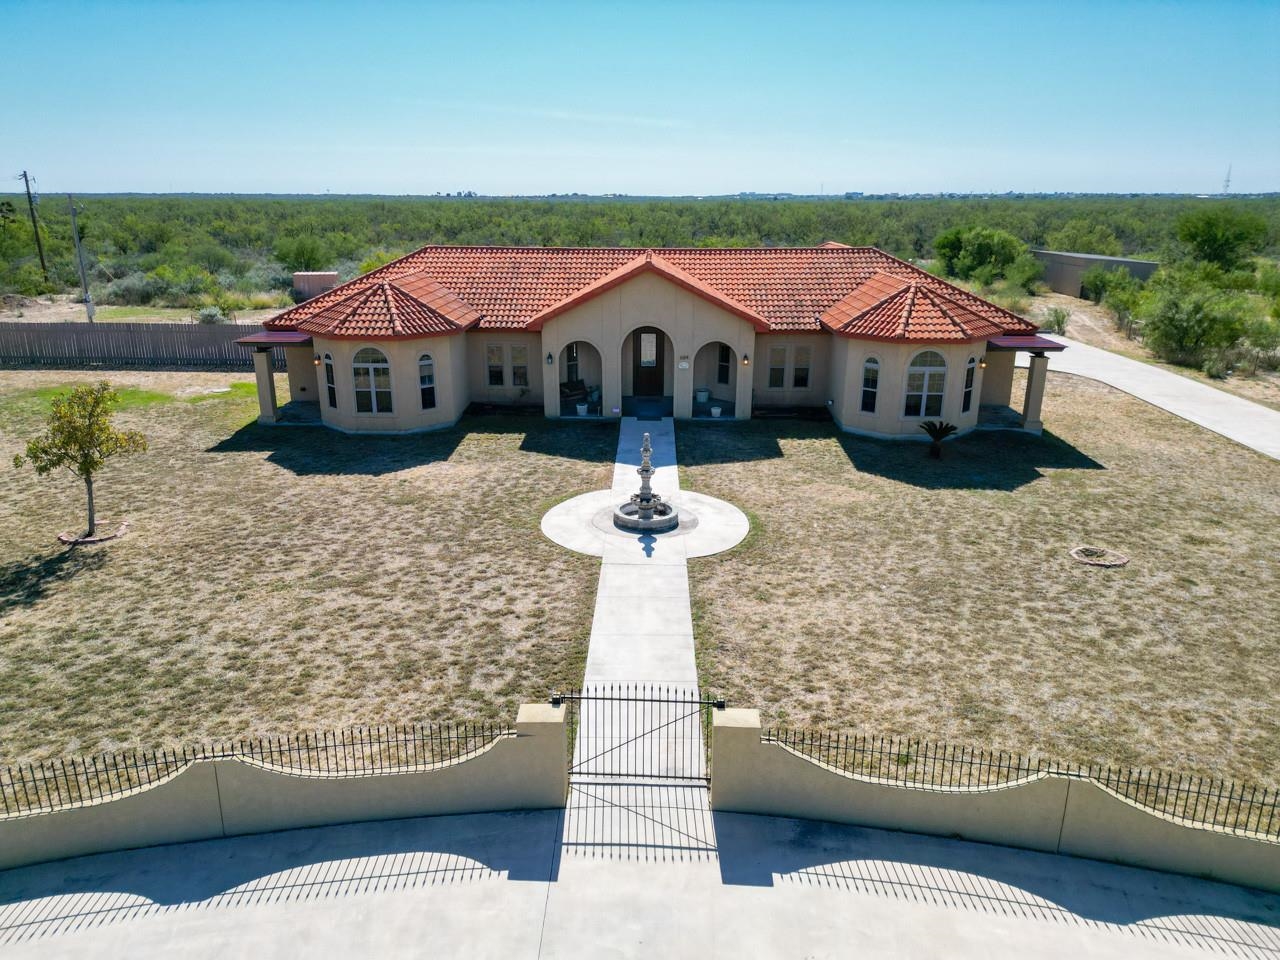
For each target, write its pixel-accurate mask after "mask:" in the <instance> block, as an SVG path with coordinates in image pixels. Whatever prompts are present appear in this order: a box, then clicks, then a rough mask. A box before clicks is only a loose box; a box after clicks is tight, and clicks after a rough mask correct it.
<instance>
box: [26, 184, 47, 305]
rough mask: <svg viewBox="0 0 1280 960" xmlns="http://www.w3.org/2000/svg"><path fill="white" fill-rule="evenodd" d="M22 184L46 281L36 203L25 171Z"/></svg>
mask: <svg viewBox="0 0 1280 960" xmlns="http://www.w3.org/2000/svg"><path fill="white" fill-rule="evenodd" d="M22 182H23V184H25V185H26V188H27V209H28V210H29V211H31V232H32V233H34V234H35V235H36V250H38V251H39V252H40V270H41V271H42V272H43V273H44V278H45V279H46V280H48V279H49V266H48V264H46V263H45V262H44V244H43V243H41V242H40V224H39V223H37V222H36V203H35V201H34V200H32V199H31V178H30V177H28V176H27V171H25V170H23V171H22Z"/></svg>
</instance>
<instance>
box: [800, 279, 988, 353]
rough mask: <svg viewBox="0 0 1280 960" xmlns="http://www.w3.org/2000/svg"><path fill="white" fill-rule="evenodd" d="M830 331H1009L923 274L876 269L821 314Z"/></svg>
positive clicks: (977, 335) (871, 336)
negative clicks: (922, 278)
mask: <svg viewBox="0 0 1280 960" xmlns="http://www.w3.org/2000/svg"><path fill="white" fill-rule="evenodd" d="M819 320H820V321H821V322H822V325H823V326H824V327H826V328H827V329H828V330H830V331H831V332H832V333H839V334H843V335H844V336H846V337H856V338H857V339H859V340H912V341H933V342H945V341H959V342H966V343H967V342H969V341H971V340H982V339H985V338H987V337H994V336H997V335H999V334H1001V333H1004V332H1005V329H1006V328H1005V327H1003V326H1001V325H1000V324H998V323H997V322H996V321H995V320H993V319H992V318H991V317H989V316H983V315H982V314H980V313H978V312H977V311H976V310H973V309H970V307H968V306H966V305H965V304H963V303H960V302H958V300H957V299H956V298H955V297H953V296H948V295H946V294H945V293H943V292H942V291H940V290H937V289H934V288H933V286H932V285H930V284H927V283H922V282H921V281H920V280H919V278H908V277H903V276H895V275H893V274H890V273H883V272H877V273H874V274H872V275H871V276H870V277H869V278H867V280H866V281H864V282H863V283H862V284H861V285H859V286H858V287H857V288H856V289H855V290H854V291H853V292H852V293H850V294H849V295H848V296H847V297H845V298H844V299H843V300H841V301H840V302H839V303H836V304H834V305H833V306H832V307H831V309H829V310H827V311H826V312H825V313H823V314H822V316H821V317H819Z"/></svg>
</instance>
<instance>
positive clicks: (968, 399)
mask: <svg viewBox="0 0 1280 960" xmlns="http://www.w3.org/2000/svg"><path fill="white" fill-rule="evenodd" d="M977 370H978V359H977V357H970V358H969V362H968V363H966V364H965V365H964V402H963V403H962V404H960V412H961V413H968V412H969V407H971V406H972V405H973V378H974V375H975V374H976V373H977Z"/></svg>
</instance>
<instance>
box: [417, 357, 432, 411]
mask: <svg viewBox="0 0 1280 960" xmlns="http://www.w3.org/2000/svg"><path fill="white" fill-rule="evenodd" d="M418 389H419V390H421V391H422V409H423V410H431V409H433V408H434V407H435V405H436V362H435V361H434V360H432V359H431V354H429V353H424V354H423V355H422V356H420V357H419V358H418Z"/></svg>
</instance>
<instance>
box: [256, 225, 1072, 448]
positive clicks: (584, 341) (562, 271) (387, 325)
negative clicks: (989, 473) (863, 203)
mask: <svg viewBox="0 0 1280 960" xmlns="http://www.w3.org/2000/svg"><path fill="white" fill-rule="evenodd" d="M264 326H265V327H266V329H265V331H264V332H263V333H260V334H255V335H253V336H250V337H245V338H243V339H242V340H241V341H240V342H242V343H244V344H246V345H247V346H251V347H254V348H255V349H256V350H257V351H258V352H257V354H256V355H255V367H256V370H257V373H258V396H259V400H260V402H261V417H260V419H261V421H262V422H268V423H271V422H277V421H278V420H280V419H281V412H280V411H279V410H278V409H277V405H276V399H275V386H274V382H273V379H272V376H271V363H270V358H269V351H270V350H271V349H272V348H274V347H283V348H284V353H285V357H286V364H287V368H288V376H289V389H290V395H291V397H292V401H293V403H291V404H290V406H294V404H297V403H299V402H301V403H302V404H303V405H305V407H306V411H307V414H308V416H307V418H308V419H312V420H314V419H317V414H318V419H319V420H320V421H321V422H323V423H324V424H326V425H327V426H330V427H334V428H336V429H339V430H345V431H351V432H359V433H403V432H409V431H416V430H427V429H431V428H437V427H445V426H449V425H451V424H453V423H455V422H457V420H458V419H459V418H460V417H461V416H462V414H463V413H464V412H465V410H466V409H467V407H468V406H469V405H470V404H472V403H483V404H499V405H501V404H536V405H540V406H541V407H542V409H543V410H544V411H545V413H546V415H547V416H548V417H574V416H578V417H582V416H585V417H617V416H629V415H638V416H675V417H677V418H685V417H710V416H719V417H721V418H724V419H745V418H748V417H750V416H751V415H752V413H753V411H754V412H767V411H768V410H769V409H770V408H772V409H774V410H780V409H786V408H792V409H796V408H806V407H826V408H827V409H829V410H830V412H831V415H832V416H833V417H834V418H835V420H836V422H837V423H838V424H839V425H840V426H841V427H842V428H843V429H845V430H848V431H851V432H856V433H861V434H867V435H870V436H878V437H903V436H907V437H922V436H923V434H922V433H921V431H920V429H919V426H920V423H921V422H922V421H924V420H931V419H940V420H945V421H949V422H950V423H953V424H955V425H956V426H957V427H958V428H959V430H960V432H965V431H968V430H972V429H974V428H975V427H977V426H979V425H980V424H981V423H983V422H984V421H987V420H990V421H992V422H993V423H994V422H999V423H1003V424H1006V425H1012V426H1015V427H1020V428H1022V429H1026V430H1031V431H1035V432H1038V431H1039V430H1040V428H1041V423H1040V405H1041V399H1042V396H1043V393H1044V384H1045V371H1046V367H1047V364H1048V361H1047V359H1046V356H1045V354H1046V352H1048V351H1054V350H1060V349H1062V345H1061V344H1058V343H1056V342H1054V341H1052V340H1048V339H1046V338H1044V337H1041V336H1038V335H1037V333H1036V327H1035V325H1034V324H1032V323H1030V322H1028V321H1027V320H1024V319H1022V318H1021V317H1019V316H1016V315H1015V314H1012V313H1009V312H1008V311H1006V310H1002V309H1001V308H999V307H997V306H995V305H994V304H992V303H988V302H987V301H985V300H983V299H981V298H980V297H977V296H974V295H973V294H971V293H968V292H967V291H965V290H961V289H959V288H958V287H955V286H953V285H952V284H949V283H947V282H946V281H944V280H941V279H939V278H938V277H935V276H933V275H931V274H929V273H927V272H925V271H924V270H921V269H919V268H918V267H915V266H913V265H912V264H909V263H906V262H905V261H902V260H899V259H897V258H896V257H892V256H890V255H889V254H887V253H884V252H883V251H881V250H877V249H875V248H874V247H849V246H845V245H844V244H838V243H825V244H823V245H821V246H819V247H808V248H771V249H663V250H639V249H619V248H589V249H571V248H539V247H510V248H508V247H454V246H427V247H423V248H422V249H421V250H418V251H416V252H414V253H411V254H409V255H407V256H405V257H402V258H400V259H399V260H396V261H394V262H392V263H389V264H387V265H386V266H384V267H380V268H378V269H377V270H374V271H372V272H371V273H368V274H365V275H364V276H362V277H357V278H356V279H355V280H352V281H350V282H349V283H344V284H341V285H340V286H337V287H334V288H333V289H331V290H328V291H325V292H324V293H322V294H320V295H319V296H316V297H313V298H312V299H310V300H308V301H306V302H304V303H302V304H299V305H298V306H296V307H294V308H292V309H291V310H287V311H285V312H284V313H282V314H280V315H279V316H277V317H275V318H274V319H272V320H270V321H268V322H267V323H266V324H265V325H264ZM1018 350H1025V351H1028V352H1030V354H1031V364H1030V372H1029V376H1028V381H1027V389H1026V394H1025V397H1024V400H1023V404H1022V411H1021V415H1020V417H1019V416H1014V415H1012V414H1011V411H1010V408H1009V403H1010V393H1011V391H1012V384H1013V368H1014V355H1015V353H1016V352H1017V351H1018Z"/></svg>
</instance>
